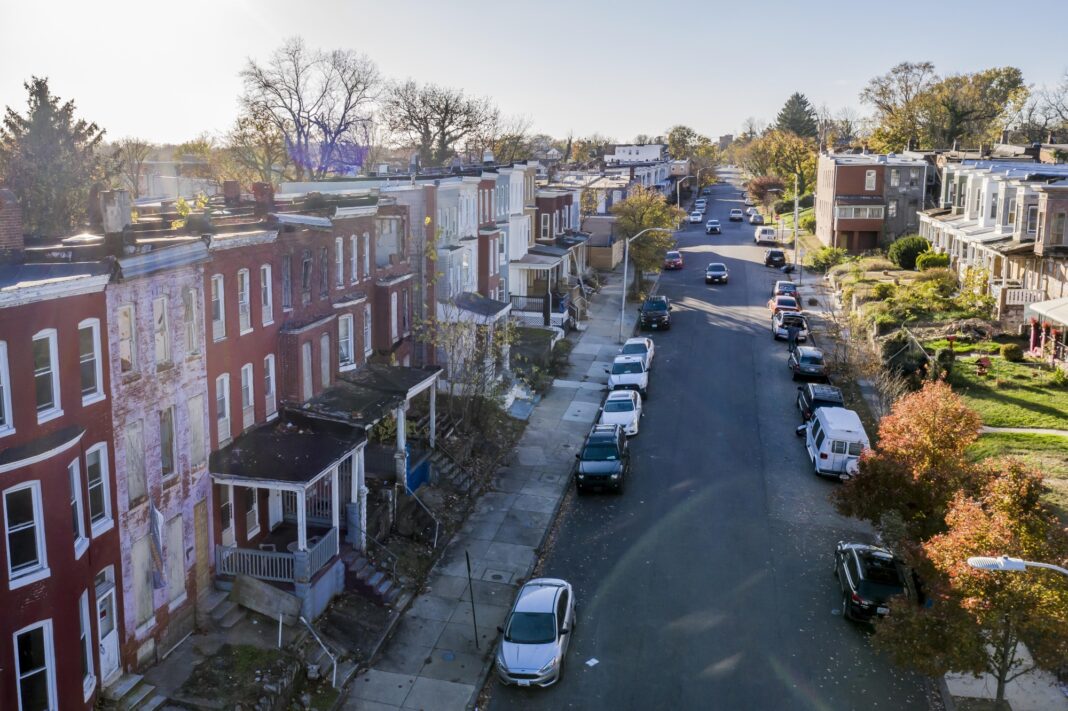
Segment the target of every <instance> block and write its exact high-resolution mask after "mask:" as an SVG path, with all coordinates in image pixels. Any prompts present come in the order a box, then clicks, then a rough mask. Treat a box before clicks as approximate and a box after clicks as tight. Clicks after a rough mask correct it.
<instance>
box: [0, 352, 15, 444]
mask: <svg viewBox="0 0 1068 711" xmlns="http://www.w3.org/2000/svg"><path fill="white" fill-rule="evenodd" d="M14 431H15V415H14V413H13V412H12V411H11V373H10V371H8V369H7V343H6V342H4V341H0V437H2V436H3V435H6V434H11V433H12V432H14Z"/></svg>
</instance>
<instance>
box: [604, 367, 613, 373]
mask: <svg viewBox="0 0 1068 711" xmlns="http://www.w3.org/2000/svg"><path fill="white" fill-rule="evenodd" d="M604 372H606V373H608V374H609V375H611V374H612V371H611V370H610V369H608V368H605V369H604Z"/></svg>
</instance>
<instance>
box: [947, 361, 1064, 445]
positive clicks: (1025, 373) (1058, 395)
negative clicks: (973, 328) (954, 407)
mask: <svg viewBox="0 0 1068 711" xmlns="http://www.w3.org/2000/svg"><path fill="white" fill-rule="evenodd" d="M990 361H991V366H990V371H989V373H988V374H987V375H985V376H980V375H978V374H977V372H976V371H977V368H976V366H975V361H974V359H971V358H969V359H964V360H958V361H957V362H956V364H955V365H954V366H953V373H952V375H951V376H950V378H949V382H950V385H952V386H953V389H954V390H956V391H957V392H958V393H960V394H961V395H962V396H963V397H964V400H965V401H966V402H967V403H968V406H969V407H971V408H973V409H974V410H975V411H976V412H978V413H979V416H980V417H982V418H983V424H985V425H989V426H991V427H1045V428H1052V429H1059V430H1068V388H1064V387H1056V386H1054V385H1052V384H1051V383H1050V378H1051V374H1050V371H1048V370H1045V369H1043V368H1042V367H1040V366H1033V365H1027V364H1026V363H1010V362H1008V361H1006V360H1004V359H1003V358H991V359H990Z"/></svg>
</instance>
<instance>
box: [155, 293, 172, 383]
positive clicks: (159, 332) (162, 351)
mask: <svg viewBox="0 0 1068 711" xmlns="http://www.w3.org/2000/svg"><path fill="white" fill-rule="evenodd" d="M152 334H153V336H154V338H155V343H156V367H157V368H159V367H162V366H164V365H167V364H168V363H170V362H171V334H170V333H169V332H168V330H167V297H166V296H161V297H159V298H158V299H153V300H152Z"/></svg>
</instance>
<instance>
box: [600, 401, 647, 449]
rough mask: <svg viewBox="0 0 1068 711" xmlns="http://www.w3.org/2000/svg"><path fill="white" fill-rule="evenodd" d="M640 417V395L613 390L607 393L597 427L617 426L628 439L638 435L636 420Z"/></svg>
mask: <svg viewBox="0 0 1068 711" xmlns="http://www.w3.org/2000/svg"><path fill="white" fill-rule="evenodd" d="M641 417H642V398H641V395H639V394H638V393H636V392H634V391H633V390H615V391H613V392H610V393H608V397H607V398H605V401H604V406H603V407H602V408H601V419H600V420H598V421H597V424H599V425H619V426H620V427H622V428H623V431H624V432H626V433H627V436H628V437H633V436H634V435H636V434H638V420H640V419H641Z"/></svg>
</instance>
